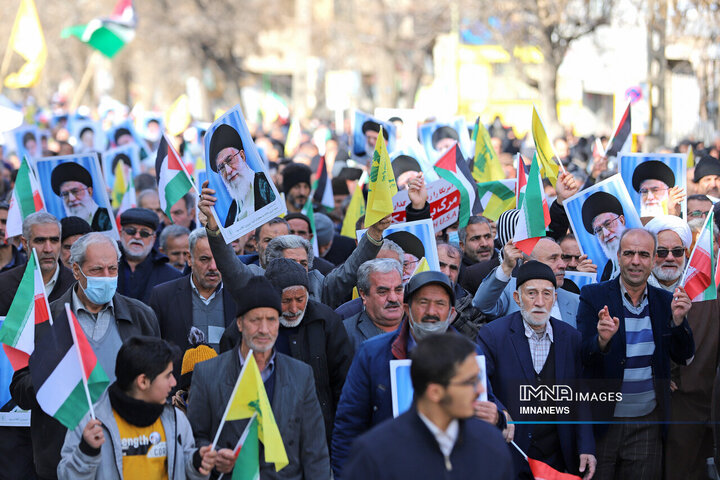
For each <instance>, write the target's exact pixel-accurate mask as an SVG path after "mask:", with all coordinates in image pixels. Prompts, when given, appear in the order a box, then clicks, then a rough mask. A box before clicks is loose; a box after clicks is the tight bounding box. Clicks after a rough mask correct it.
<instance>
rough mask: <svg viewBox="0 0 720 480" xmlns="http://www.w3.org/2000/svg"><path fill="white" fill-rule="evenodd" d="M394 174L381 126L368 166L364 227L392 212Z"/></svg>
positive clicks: (395, 191)
mask: <svg viewBox="0 0 720 480" xmlns="http://www.w3.org/2000/svg"><path fill="white" fill-rule="evenodd" d="M397 191H398V189H397V185H396V184H395V175H394V174H393V169H392V164H391V163H390V156H389V155H388V151H387V148H386V147H385V137H383V131H382V127H380V133H379V134H378V138H377V143H375V151H374V152H373V161H372V166H371V167H370V183H368V200H367V205H366V206H365V227H366V228H367V227H369V226H371V225H375V224H376V223H377V222H379V221H380V220H382V219H383V218H385V217H386V216H388V215H390V214H391V213H392V212H393V200H392V199H393V196H395V194H396V193H397Z"/></svg>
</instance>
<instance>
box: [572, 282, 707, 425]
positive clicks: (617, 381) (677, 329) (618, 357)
mask: <svg viewBox="0 0 720 480" xmlns="http://www.w3.org/2000/svg"><path fill="white" fill-rule="evenodd" d="M647 289H648V303H649V307H650V321H651V323H652V330H653V339H654V340H655V353H653V356H652V371H653V380H654V382H653V383H654V384H655V399H656V400H657V404H658V407H659V408H660V414H661V417H660V418H661V419H663V420H664V421H669V420H670V359H672V360H673V361H674V362H675V363H677V364H679V365H687V364H688V363H689V362H690V361H691V360H692V357H693V355H694V354H695V342H694V340H693V335H692V331H691V330H690V325H688V322H687V319H683V321H682V323H681V324H680V325H679V326H675V324H674V323H673V321H672V310H671V308H670V303H671V302H672V294H671V293H670V292H667V291H665V290H662V289H660V288H656V287H653V286H652V285H648V286H647ZM621 295H622V293H621V290H620V277H617V278H615V279H613V280H609V281H607V282H602V283H596V284H591V285H585V286H584V287H583V288H582V290H581V291H580V306H579V307H578V313H577V323H578V330H580V333H581V334H582V363H583V367H584V376H585V377H587V378H590V379H606V382H605V383H604V385H603V386H602V390H604V391H606V392H619V391H620V388H621V386H622V379H623V375H624V369H625V367H624V365H625V361H626V360H627V355H626V353H625V351H626V345H625V342H626V340H625V315H624V308H623V303H622V297H621ZM605 305H607V307H608V310H609V312H610V316H611V317H617V318H618V319H619V320H620V326H619V328H618V331H617V332H616V333H615V335H613V337H612V338H611V339H610V342H609V343H608V346H607V350H606V352H601V351H600V345H599V344H598V333H597V323H598V312H599V311H600V310H601V309H602V308H604V307H605ZM593 407H594V408H593V417H594V420H595V421H611V420H613V411H614V409H615V402H602V403H600V402H598V403H597V404H594V405H593ZM606 430H607V425H603V424H599V425H595V432H596V434H603V433H604V432H605V431H606ZM666 432H667V425H666V424H665V425H663V434H665V433H666Z"/></svg>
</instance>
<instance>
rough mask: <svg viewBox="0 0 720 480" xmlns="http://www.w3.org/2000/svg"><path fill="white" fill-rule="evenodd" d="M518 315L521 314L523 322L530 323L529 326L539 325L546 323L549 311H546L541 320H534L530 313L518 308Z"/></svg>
mask: <svg viewBox="0 0 720 480" xmlns="http://www.w3.org/2000/svg"><path fill="white" fill-rule="evenodd" d="M520 315H522V318H523V320H524V321H525V323H527V324H528V325H530V326H531V327H541V326H543V325H547V322H548V321H549V320H550V312H547V313H546V314H545V315H544V316H543V319H542V320H535V319H534V318H533V316H532V314H531V313H530V312H528V311H525V310H522V309H521V310H520Z"/></svg>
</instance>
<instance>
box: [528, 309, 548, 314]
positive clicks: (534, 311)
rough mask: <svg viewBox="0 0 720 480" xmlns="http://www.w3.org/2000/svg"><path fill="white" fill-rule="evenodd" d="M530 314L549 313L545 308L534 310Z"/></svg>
mask: <svg viewBox="0 0 720 480" xmlns="http://www.w3.org/2000/svg"><path fill="white" fill-rule="evenodd" d="M530 313H548V311H547V310H546V309H544V308H533V309H532V310H530Z"/></svg>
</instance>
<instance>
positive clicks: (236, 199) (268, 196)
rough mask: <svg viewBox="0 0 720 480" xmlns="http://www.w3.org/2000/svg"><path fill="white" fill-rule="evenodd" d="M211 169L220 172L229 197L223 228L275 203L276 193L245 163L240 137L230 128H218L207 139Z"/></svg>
mask: <svg viewBox="0 0 720 480" xmlns="http://www.w3.org/2000/svg"><path fill="white" fill-rule="evenodd" d="M208 163H209V164H210V169H211V170H212V171H213V172H216V173H219V174H220V177H221V178H222V180H223V184H225V188H226V189H227V191H228V193H229V194H230V196H231V197H232V199H233V201H232V203H231V204H230V208H229V209H228V213H227V215H226V216H225V227H229V226H230V225H232V224H233V223H235V222H236V221H238V220H241V219H243V218H246V217H247V216H248V215H250V214H252V213H254V212H255V211H257V210H260V209H261V208H263V207H264V206H266V205H268V204H269V203H271V202H272V201H273V200H275V193H274V192H273V190H272V186H271V185H270V182H268V179H267V177H266V176H265V173H264V172H255V171H253V169H252V168H250V165H248V164H247V160H246V157H245V149H244V148H243V142H242V139H241V138H240V134H239V133H238V132H237V130H235V129H234V128H233V127H231V126H230V125H226V124H222V125H220V126H218V127H217V128H216V129H215V131H214V132H213V134H212V138H211V139H210V154H209V158H208Z"/></svg>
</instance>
